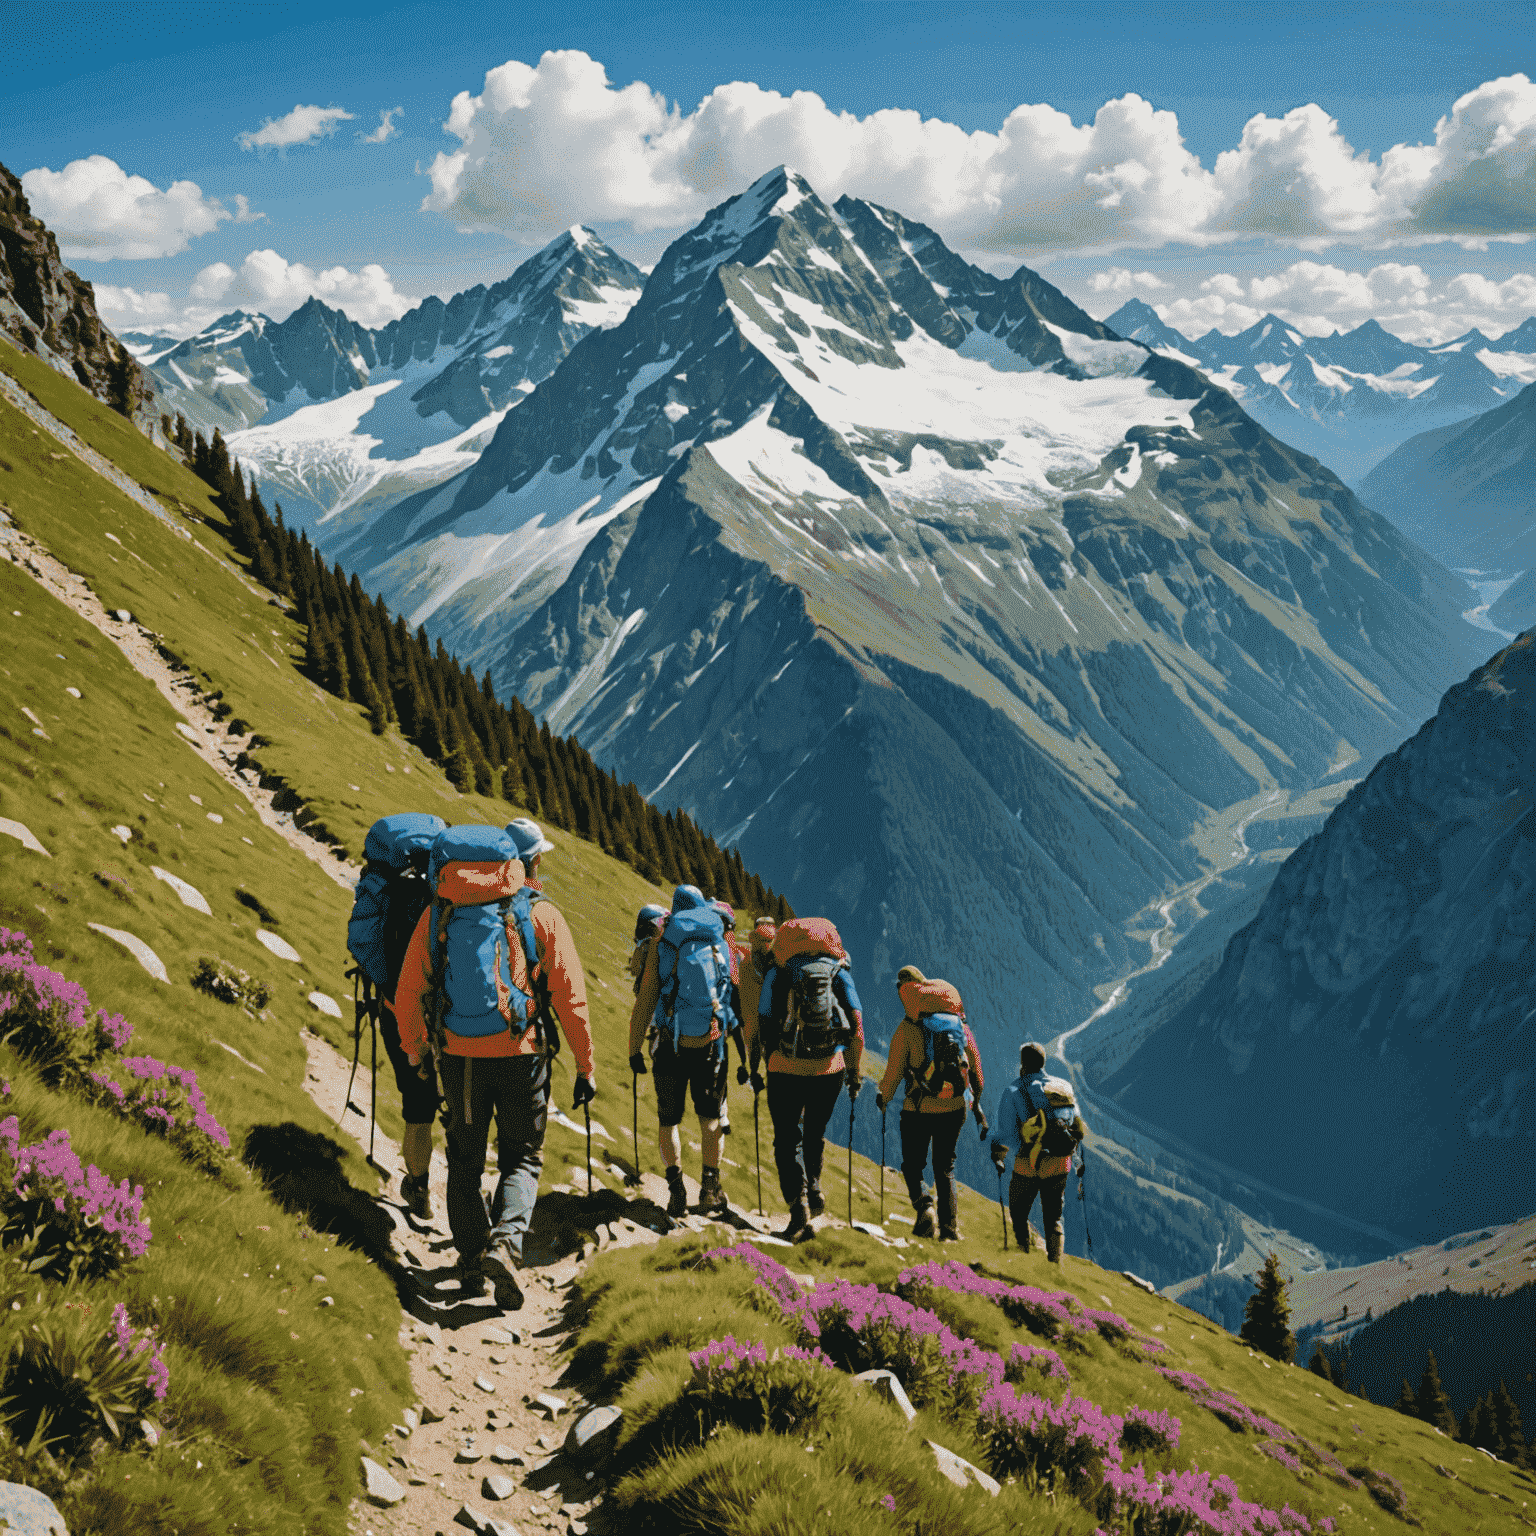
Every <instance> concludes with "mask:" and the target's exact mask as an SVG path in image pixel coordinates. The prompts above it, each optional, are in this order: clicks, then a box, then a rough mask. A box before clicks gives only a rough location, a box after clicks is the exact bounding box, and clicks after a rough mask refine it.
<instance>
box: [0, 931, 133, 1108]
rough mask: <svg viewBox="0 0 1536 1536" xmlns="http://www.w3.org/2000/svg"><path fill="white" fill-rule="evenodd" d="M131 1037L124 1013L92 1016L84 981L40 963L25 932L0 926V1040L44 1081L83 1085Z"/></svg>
mask: <svg viewBox="0 0 1536 1536" xmlns="http://www.w3.org/2000/svg"><path fill="white" fill-rule="evenodd" d="M132 1035H133V1026H132V1025H131V1024H129V1023H127V1022H126V1021H125V1020H124V1018H123V1016H122V1015H121V1014H120V1013H116V1014H110V1015H109V1014H107V1013H106V1012H104V1011H103V1010H101V1009H99V1008H98V1009H96V1010H95V1011H94V1012H92V1010H91V1000H90V998H89V997H88V996H87V995H86V990H85V988H84V987H82V986H81V985H80V984H79V982H75V981H71V980H70V979H69V978H68V977H67V976H62V975H60V974H59V972H58V971H54V970H50V969H49V968H48V967H47V966H46V965H40V964H39V963H38V962H37V960H36V959H34V957H33V953H32V941H31V939H29V938H28V937H27V935H26V934H24V933H17V932H12V931H11V930H10V929H8V928H0V1039H3V1040H4V1041H5V1043H6V1044H8V1045H10V1046H12V1047H13V1048H14V1049H15V1050H17V1051H19V1052H20V1053H21V1054H22V1055H23V1056H26V1057H27V1058H29V1059H30V1060H31V1061H33V1062H34V1063H36V1065H37V1067H38V1069H39V1070H40V1071H41V1072H42V1074H43V1077H44V1080H45V1081H47V1082H50V1083H54V1084H61V1083H62V1084H64V1085H66V1086H70V1087H78V1086H79V1085H80V1083H81V1081H82V1080H83V1078H84V1074H85V1073H86V1072H87V1071H88V1070H89V1069H90V1067H92V1066H93V1065H95V1063H96V1062H98V1061H99V1060H100V1059H101V1058H102V1057H103V1056H105V1055H106V1054H107V1053H108V1052H110V1051H120V1050H122V1049H123V1048H124V1047H125V1046H126V1045H127V1044H128V1041H129V1039H130V1038H131V1037H132Z"/></svg>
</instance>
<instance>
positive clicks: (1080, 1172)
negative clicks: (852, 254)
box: [1077, 1149, 1093, 1259]
mask: <svg viewBox="0 0 1536 1536" xmlns="http://www.w3.org/2000/svg"><path fill="white" fill-rule="evenodd" d="M1077 1155H1078V1157H1079V1158H1081V1159H1082V1161H1081V1162H1079V1163H1078V1165H1077V1198H1078V1200H1079V1201H1080V1202H1081V1204H1082V1207H1083V1236H1084V1237H1086V1238H1087V1239H1088V1257H1089V1258H1090V1259H1091V1258H1092V1257H1093V1233H1092V1232H1090V1231H1089V1230H1088V1196H1087V1195H1086V1194H1085V1193H1084V1191H1083V1179H1084V1178H1085V1177H1086V1175H1087V1173H1088V1159H1087V1157H1086V1156H1085V1155H1084V1153H1083V1152H1082V1151H1081V1149H1079V1151H1078V1154H1077Z"/></svg>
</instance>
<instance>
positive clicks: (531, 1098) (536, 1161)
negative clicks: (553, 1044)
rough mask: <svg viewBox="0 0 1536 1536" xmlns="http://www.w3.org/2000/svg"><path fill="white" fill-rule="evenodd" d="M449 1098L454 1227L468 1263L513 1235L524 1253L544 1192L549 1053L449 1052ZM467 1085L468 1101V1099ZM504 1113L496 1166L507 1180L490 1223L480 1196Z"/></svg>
mask: <svg viewBox="0 0 1536 1536" xmlns="http://www.w3.org/2000/svg"><path fill="white" fill-rule="evenodd" d="M442 1080H443V1097H444V1099H446V1100H447V1103H448V1226H449V1229H450V1230H451V1231H452V1233H453V1246H454V1247H455V1248H457V1249H458V1250H459V1258H460V1260H461V1261H464V1260H473V1259H476V1258H478V1257H479V1256H480V1255H481V1254H482V1253H484V1252H485V1248H486V1244H487V1243H489V1242H491V1241H492V1240H493V1239H498V1238H506V1240H507V1241H508V1242H509V1243H510V1244H511V1246H512V1250H513V1252H514V1253H516V1254H518V1255H519V1256H521V1254H522V1251H523V1238H524V1237H525V1236H526V1234H527V1232H528V1222H529V1220H530V1218H531V1217H532V1215H533V1206H534V1202H535V1201H536V1200H537V1199H538V1197H539V1174H540V1172H541V1171H542V1169H543V1167H544V1129H545V1126H546V1124H547V1122H548V1118H549V1063H548V1061H546V1060H545V1059H544V1057H542V1056H477V1057H469V1056H445V1057H444V1058H443V1062H442ZM466 1083H467V1085H468V1104H467V1105H466V1103H465V1097H466ZM492 1115H494V1116H495V1117H496V1166H497V1169H498V1170H499V1171H500V1174H501V1178H500V1180H499V1182H498V1183H497V1186H496V1196H495V1199H494V1200H493V1201H492V1205H491V1213H492V1222H494V1225H492V1224H491V1222H487V1221H486V1217H485V1201H484V1199H483V1198H482V1197H481V1194H480V1175H481V1174H482V1173H483V1172H484V1170H485V1150H486V1145H487V1143H488V1141H489V1139H490V1134H491V1116H492Z"/></svg>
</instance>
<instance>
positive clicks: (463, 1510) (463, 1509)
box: [453, 1502, 486, 1531]
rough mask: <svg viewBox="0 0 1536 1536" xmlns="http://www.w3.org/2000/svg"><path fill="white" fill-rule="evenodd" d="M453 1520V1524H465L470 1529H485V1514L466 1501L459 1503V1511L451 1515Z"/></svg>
mask: <svg viewBox="0 0 1536 1536" xmlns="http://www.w3.org/2000/svg"><path fill="white" fill-rule="evenodd" d="M453 1522H454V1524H455V1525H467V1526H468V1527H469V1528H470V1530H472V1531H483V1530H485V1529H486V1516H485V1515H483V1514H481V1513H480V1511H479V1510H478V1509H476V1508H475V1506H474V1505H473V1504H470V1503H467V1502H466V1503H463V1504H461V1505H459V1512H458V1514H456V1515H455V1516H454V1517H453Z"/></svg>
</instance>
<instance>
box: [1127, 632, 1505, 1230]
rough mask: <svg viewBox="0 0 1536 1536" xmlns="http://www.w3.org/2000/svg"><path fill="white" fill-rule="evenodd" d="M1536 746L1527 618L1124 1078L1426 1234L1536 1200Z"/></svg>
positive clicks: (1243, 1146)
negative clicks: (1533, 986) (1534, 1004)
mask: <svg viewBox="0 0 1536 1536" xmlns="http://www.w3.org/2000/svg"><path fill="white" fill-rule="evenodd" d="M1533 740H1536V632H1531V631H1528V632H1527V633H1526V634H1525V635H1523V636H1522V637H1521V638H1520V639H1519V640H1517V641H1515V642H1513V643H1512V644H1511V645H1509V646H1508V647H1506V648H1505V649H1504V650H1503V651H1501V652H1500V653H1499V654H1498V655H1497V656H1495V657H1494V658H1493V659H1492V660H1491V661H1489V662H1488V663H1487V664H1486V665H1485V666H1483V667H1481V668H1479V669H1478V670H1477V671H1476V672H1474V673H1473V674H1472V676H1471V677H1470V678H1469V679H1468V680H1467V681H1466V682H1464V683H1461V684H1458V685H1457V686H1456V687H1454V688H1452V689H1451V690H1450V691H1449V692H1448V693H1447V694H1446V696H1445V699H1444V701H1443V702H1442V704H1441V706H1440V709H1439V711H1438V713H1437V714H1436V715H1435V717H1434V718H1433V719H1432V720H1431V721H1429V723H1428V724H1426V725H1425V726H1424V727H1423V728H1422V729H1421V730H1420V731H1419V733H1418V734H1417V735H1416V736H1415V737H1414V738H1413V739H1412V740H1411V741H1410V742H1408V743H1407V744H1406V745H1404V746H1403V747H1401V748H1400V749H1399V750H1398V751H1396V752H1394V753H1392V754H1391V755H1390V756H1389V757H1387V758H1385V759H1383V761H1382V762H1380V763H1379V764H1378V765H1377V766H1376V768H1375V769H1374V770H1373V771H1372V772H1371V774H1370V775H1369V777H1368V778H1367V779H1366V780H1365V782H1364V783H1363V784H1362V785H1360V786H1358V787H1357V788H1356V789H1355V790H1353V791H1352V792H1351V793H1350V795H1349V796H1348V798H1347V799H1346V800H1345V801H1344V803H1343V805H1341V806H1340V807H1339V808H1338V810H1336V811H1335V812H1334V813H1333V814H1332V816H1330V817H1329V819H1328V822H1327V824H1326V825H1325V827H1324V829H1323V831H1322V832H1321V833H1320V834H1319V835H1318V836H1317V837H1314V838H1312V839H1311V840H1310V841H1309V842H1307V843H1306V844H1304V845H1303V846H1302V847H1301V848H1300V849H1298V850H1297V852H1296V853H1295V854H1293V855H1292V857H1291V858H1290V859H1289V860H1287V861H1286V863H1285V865H1284V866H1283V867H1282V869H1281V871H1280V873H1279V875H1278V876H1277V877H1276V879H1275V882H1274V884H1273V886H1272V887H1271V889H1270V892H1269V895H1268V896H1267V898H1266V899H1265V902H1264V905H1263V907H1262V908H1261V910H1260V912H1259V915H1258V916H1257V918H1256V919H1255V920H1254V921H1253V922H1252V923H1250V924H1249V925H1248V926H1247V927H1246V928H1244V929H1243V930H1242V931H1241V932H1240V933H1238V934H1237V935H1236V936H1235V937H1234V938H1233V940H1232V941H1231V943H1230V944H1229V945H1228V947H1227V951H1226V954H1225V956H1224V958H1223V961H1222V964H1221V967H1220V970H1219V971H1218V972H1217V974H1216V975H1215V976H1214V977H1213V978H1212V979H1211V980H1210V981H1209V982H1208V983H1207V984H1206V985H1205V986H1204V987H1203V988H1202V989H1201V990H1200V992H1199V994H1198V995H1197V996H1196V997H1195V998H1194V999H1193V1001H1191V1002H1189V1003H1188V1004H1187V1005H1186V1006H1184V1007H1183V1008H1182V1009H1180V1010H1179V1011H1178V1012H1177V1013H1176V1014H1175V1015H1174V1016H1172V1017H1171V1018H1170V1019H1169V1020H1168V1021H1167V1022H1166V1023H1165V1025H1164V1026H1163V1028H1162V1029H1161V1030H1159V1031H1158V1032H1157V1033H1156V1034H1155V1035H1154V1036H1153V1037H1152V1039H1151V1040H1150V1041H1149V1042H1148V1043H1147V1044H1146V1045H1144V1046H1143V1047H1142V1049H1141V1050H1140V1051H1139V1052H1138V1053H1137V1054H1136V1055H1135V1056H1134V1057H1132V1058H1131V1060H1130V1061H1129V1062H1128V1063H1127V1064H1126V1065H1125V1066H1124V1067H1123V1068H1122V1069H1121V1070H1120V1071H1119V1072H1118V1073H1116V1074H1115V1075H1114V1076H1113V1077H1111V1078H1110V1079H1109V1080H1108V1082H1107V1083H1106V1084H1105V1085H1104V1088H1105V1091H1107V1092H1108V1093H1110V1094H1112V1095H1113V1096H1114V1097H1115V1098H1116V1099H1117V1100H1118V1101H1120V1102H1121V1103H1122V1104H1123V1105H1125V1106H1126V1107H1127V1108H1128V1109H1130V1110H1132V1111H1134V1112H1136V1113H1138V1114H1140V1115H1143V1116H1145V1117H1146V1118H1148V1119H1149V1120H1152V1121H1153V1122H1154V1123H1158V1124H1166V1125H1175V1124H1176V1125H1177V1126H1178V1127H1179V1131H1180V1135H1181V1136H1182V1137H1183V1138H1184V1139H1185V1140H1188V1141H1190V1142H1193V1143H1195V1144H1196V1145H1197V1146H1199V1147H1200V1148H1201V1149H1202V1150H1206V1151H1210V1152H1213V1153H1214V1154H1215V1155H1218V1156H1220V1157H1222V1158H1224V1159H1225V1160H1226V1161H1228V1162H1230V1163H1233V1164H1236V1165H1238V1166H1240V1167H1243V1168H1247V1169H1251V1170H1253V1171H1254V1172H1256V1173H1262V1175H1263V1176H1264V1177H1265V1178H1267V1179H1269V1180H1271V1181H1272V1182H1276V1183H1281V1184H1283V1185H1284V1186H1285V1187H1287V1188H1290V1189H1294V1190H1297V1191H1302V1190H1318V1189H1321V1188H1324V1187H1327V1188H1328V1189H1329V1191H1330V1200H1331V1201H1332V1203H1333V1204H1335V1205H1336V1206H1337V1207H1338V1208H1339V1209H1341V1210H1344V1211H1346V1212H1348V1213H1350V1214H1353V1215H1355V1216H1358V1217H1360V1218H1362V1219H1365V1220H1372V1221H1377V1222H1380V1223H1381V1224H1383V1225H1385V1226H1388V1227H1390V1228H1393V1229H1394V1230H1397V1231H1401V1232H1404V1233H1408V1234H1410V1235H1413V1236H1419V1237H1426V1238H1427V1237H1433V1236H1435V1235H1436V1234H1438V1233H1441V1232H1444V1231H1446V1230H1447V1229H1455V1228H1465V1227H1466V1226H1467V1225H1468V1224H1469V1223H1473V1222H1485V1223H1492V1222H1498V1221H1508V1220H1512V1219H1515V1218H1517V1217H1520V1216H1523V1215H1526V1214H1528V1213H1529V1212H1530V1211H1531V1210H1532V1209H1533V1208H1536V1179H1533V1173H1532V1170H1533V1168H1536V1160H1533V1150H1536V1149H1533V1147H1532V1124H1533V1121H1532V1099H1531V1091H1532V1074H1531V1070H1530V1027H1531V1018H1530V978H1531V976H1532V975H1533V974H1536V769H1533V762H1536V759H1533V757H1532V753H1531V742H1532V741H1533ZM1384 1147H1390V1148H1391V1156H1390V1157H1389V1158H1383V1157H1380V1156H1379V1155H1378V1154H1379V1152H1380V1149H1382V1148H1384ZM1362 1160H1364V1161H1363V1162H1362ZM1366 1165H1368V1166H1369V1174H1368V1176H1364V1174H1365V1167H1366ZM1344 1170H1347V1172H1346V1171H1344Z"/></svg>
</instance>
